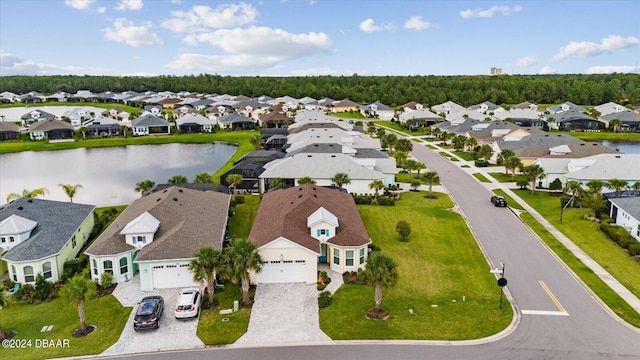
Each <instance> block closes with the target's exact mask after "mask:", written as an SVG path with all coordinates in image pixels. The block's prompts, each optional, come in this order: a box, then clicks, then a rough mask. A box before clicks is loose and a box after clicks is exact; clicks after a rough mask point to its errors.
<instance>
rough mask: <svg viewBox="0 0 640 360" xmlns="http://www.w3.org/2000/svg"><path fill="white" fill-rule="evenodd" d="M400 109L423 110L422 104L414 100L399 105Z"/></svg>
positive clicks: (408, 110)
mask: <svg viewBox="0 0 640 360" xmlns="http://www.w3.org/2000/svg"><path fill="white" fill-rule="evenodd" d="M400 109H402V112H410V111H416V110H424V105H422V104H420V103H418V102H415V101H409V102H408V103H406V104H404V105H400Z"/></svg>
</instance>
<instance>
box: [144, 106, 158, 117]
mask: <svg viewBox="0 0 640 360" xmlns="http://www.w3.org/2000/svg"><path fill="white" fill-rule="evenodd" d="M143 109H144V111H143V112H142V114H141V115H142V116H144V115H147V114H151V115H153V116H162V105H145V106H144V108H143Z"/></svg>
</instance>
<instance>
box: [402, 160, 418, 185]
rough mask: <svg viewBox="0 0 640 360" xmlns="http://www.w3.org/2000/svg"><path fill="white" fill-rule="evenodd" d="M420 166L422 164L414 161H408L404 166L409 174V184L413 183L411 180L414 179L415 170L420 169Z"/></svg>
mask: <svg viewBox="0 0 640 360" xmlns="http://www.w3.org/2000/svg"><path fill="white" fill-rule="evenodd" d="M418 164H420V163H419V162H418V161H416V160H413V159H409V160H406V161H405V162H404V163H403V164H402V167H403V168H404V169H405V170H407V171H408V172H409V182H411V179H413V170H417V169H418Z"/></svg>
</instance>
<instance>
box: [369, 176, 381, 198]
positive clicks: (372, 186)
mask: <svg viewBox="0 0 640 360" xmlns="http://www.w3.org/2000/svg"><path fill="white" fill-rule="evenodd" d="M369 189H371V190H373V191H374V194H373V198H374V199H375V200H378V192H380V190H382V189H384V182H382V180H373V181H372V182H370V183H369Z"/></svg>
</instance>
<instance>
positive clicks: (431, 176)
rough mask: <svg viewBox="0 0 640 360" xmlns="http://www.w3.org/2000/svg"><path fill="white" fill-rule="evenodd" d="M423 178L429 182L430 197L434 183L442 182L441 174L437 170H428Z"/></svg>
mask: <svg viewBox="0 0 640 360" xmlns="http://www.w3.org/2000/svg"><path fill="white" fill-rule="evenodd" d="M423 178H424V181H426V182H427V184H429V197H431V189H432V188H433V184H437V183H439V182H440V176H438V173H437V172H435V171H427V172H426V173H425V174H424V177H423Z"/></svg>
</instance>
